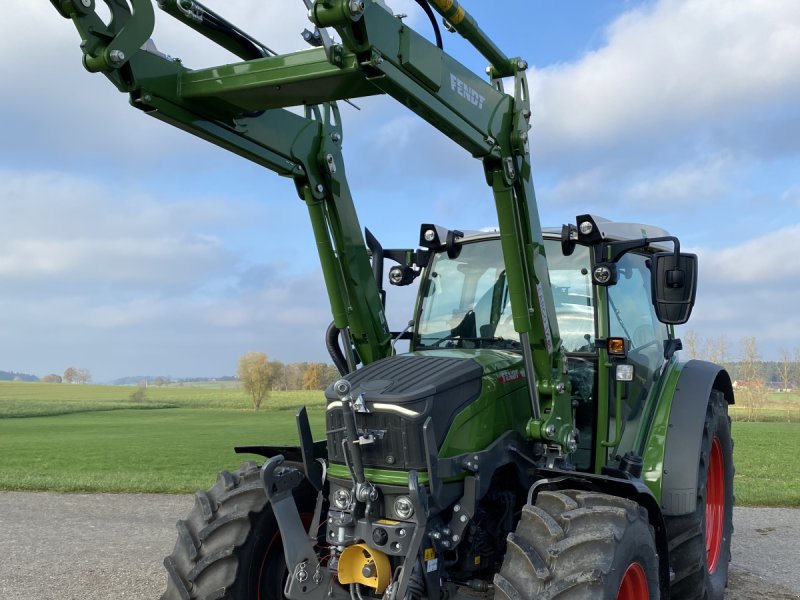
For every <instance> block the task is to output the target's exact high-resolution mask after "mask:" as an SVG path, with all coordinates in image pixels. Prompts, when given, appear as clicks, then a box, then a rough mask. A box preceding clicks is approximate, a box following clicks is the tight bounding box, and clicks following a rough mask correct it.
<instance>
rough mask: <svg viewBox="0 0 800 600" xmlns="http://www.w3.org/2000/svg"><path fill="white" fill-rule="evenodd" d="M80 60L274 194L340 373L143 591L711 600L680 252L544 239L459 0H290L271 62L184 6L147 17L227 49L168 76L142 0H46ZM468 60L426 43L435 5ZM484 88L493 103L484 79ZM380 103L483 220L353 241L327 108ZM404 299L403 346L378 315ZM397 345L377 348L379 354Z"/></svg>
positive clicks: (500, 66) (712, 501) (231, 479)
mask: <svg viewBox="0 0 800 600" xmlns="http://www.w3.org/2000/svg"><path fill="white" fill-rule="evenodd" d="M51 2H52V4H53V5H54V7H55V8H56V9H57V10H58V11H59V13H60V14H61V15H62V16H64V17H67V18H70V19H71V20H72V21H73V23H74V25H75V26H76V27H77V29H78V31H79V33H80V36H81V40H82V42H81V49H82V51H83V64H84V66H85V67H86V69H88V70H89V71H90V72H93V73H94V72H97V73H102V74H104V75H105V76H106V77H107V78H108V79H109V80H110V81H111V82H112V83H113V84H114V85H115V86H116V87H117V88H118V89H119V90H120V91H122V92H125V93H127V94H129V96H130V103H131V104H132V106H133V107H135V108H138V109H140V110H141V111H143V112H145V113H146V114H148V115H150V116H152V117H155V118H157V119H160V120H162V121H165V122H166V123H168V124H170V125H174V126H175V127H179V128H180V129H183V130H185V131H187V132H189V133H192V134H194V135H196V136H198V137H200V138H202V139H204V140H206V141H209V142H212V143H214V144H217V145H219V146H221V147H223V148H225V149H227V150H229V151H231V152H234V153H236V154H238V155H240V156H242V157H244V158H246V159H249V160H251V161H253V162H255V163H257V164H259V165H262V166H264V167H266V168H268V169H271V170H272V171H275V172H276V173H278V174H279V175H283V176H285V177H289V178H291V179H292V180H293V182H294V184H295V187H296V190H297V193H298V194H299V196H300V199H301V200H302V201H303V202H304V203H305V204H306V206H307V208H308V212H309V216H310V219H311V224H312V229H313V234H314V238H315V242H316V246H317V249H318V251H319V256H320V261H321V264H322V272H323V274H324V278H325V283H326V288H327V292H328V294H329V296H330V304H331V309H332V313H333V322H332V324H331V326H330V328H329V329H328V331H327V334H326V336H325V343H326V346H327V348H328V350H329V352H330V354H331V357H332V360H333V361H334V363H335V365H336V366H337V367H338V369H339V371H340V372H341V379H339V380H338V381H336V382H335V383H333V384H332V385H331V386H330V387H328V389H327V390H326V392H325V395H326V398H327V405H326V409H325V423H326V432H325V439H322V440H315V439H314V438H313V436H312V432H311V428H310V426H309V418H308V414H307V412H306V410H305V408H301V409H300V410H299V412H298V413H297V425H298V438H299V444H298V445H297V446H291V447H287V446H277V445H263V446H246V447H239V448H237V452H240V453H247V454H251V455H253V456H255V457H263V461H262V464H261V465H259V464H258V463H257V462H256V461H250V462H245V463H243V464H242V466H241V468H240V469H239V470H238V471H236V472H229V471H223V472H222V473H221V474H220V475H219V477H218V479H217V482H216V483H215V485H214V486H213V487H212V488H211V489H210V490H209V491H207V492H198V493H197V494H196V502H195V506H194V509H193V510H192V512H191V514H190V515H189V516H188V518H187V519H185V520H181V521H179V522H178V524H177V529H178V539H177V543H176V545H175V549H174V551H173V552H172V554H171V555H169V556H168V557H167V558H166V559H165V560H164V565H165V567H166V571H167V589H166V592H165V593H164V595H163V597H162V598H163V599H164V600H178V599H180V600H191V599H202V600H212V599H223V598H227V599H233V600H244V599H248V600H250V599H254V600H255V599H276V598H283V597H285V598H289V599H290V600H327V599H331V600H337V599H339V600H356V599H357V600H367V599H376V598H382V599H383V600H423V599H427V600H440V599H444V598H448V599H452V600H455V599H460V600H467V599H475V598H492V597H493V598H496V599H502V600H533V599H536V600H539V599H542V600H543V599H548V598H558V599H563V600H568V599H569V600H573V599H585V598H588V599H617V600H632V599H635V600H648V599H658V598H663V599H666V598H674V599H679V600H688V599H694V598H697V599H712V600H720V599H722V597H723V593H724V589H725V586H726V582H727V577H728V564H729V561H730V546H731V535H732V529H733V528H732V522H731V518H732V505H733V487H732V486H733V458H732V442H731V436H730V421H729V419H728V405H729V404H730V403H732V402H733V401H734V397H733V390H732V386H731V381H730V378H729V376H728V374H727V373H726V372H725V371H724V370H723V369H722V368H721V367H719V366H716V365H714V364H711V363H707V362H702V361H696V360H691V361H688V362H681V361H680V360H679V358H678V355H677V354H676V352H677V351H678V350H680V348H681V342H680V340H679V339H678V338H677V337H676V336H675V331H674V326H675V325H679V324H683V323H685V322H686V321H687V320H688V318H689V315H690V313H691V311H692V307H693V304H694V300H695V290H696V287H697V272H698V271H697V257H696V256H695V255H692V254H687V253H683V252H681V250H680V243H679V241H678V239H677V238H676V237H673V236H671V235H669V234H668V233H667V232H665V231H663V230H661V229H658V228H655V227H650V226H645V225H639V224H629V223H616V222H611V221H608V220H605V219H602V218H599V217H597V216H593V215H590V214H582V215H579V216H578V217H577V219H576V220H575V222H574V223H570V224H568V225H564V226H563V227H561V228H558V229H553V230H550V229H545V230H543V229H542V228H541V226H540V223H539V214H538V209H537V205H536V200H535V197H534V191H533V185H532V182H531V161H530V154H529V140H528V131H529V129H530V120H531V108H530V101H529V96H528V88H527V79H526V68H527V63H526V62H525V61H524V60H522V59H521V58H509V57H508V56H507V55H506V54H504V53H503V52H502V51H501V50H500V49H499V48H498V46H497V45H496V44H495V43H494V42H493V41H492V40H491V39H490V38H489V37H488V36H487V35H486V34H485V33H484V32H483V31H482V30H481V29H480V27H479V26H478V24H477V23H476V21H475V19H474V18H473V17H472V16H471V15H470V14H469V13H468V12H467V11H466V10H465V9H464V7H463V6H461V5H460V4H459V2H458V1H456V0H417V4H418V5H419V8H420V10H422V11H424V12H425V14H426V15H427V17H428V19H429V20H430V22H431V25H432V30H433V33H432V34H431V35H430V36H429V37H430V38H431V41H429V39H428V37H426V36H423V35H421V34H419V33H417V32H416V31H414V30H413V29H412V28H411V27H409V26H408V24H407V23H406V22H404V20H403V18H404V16H405V15H400V14H394V13H393V12H392V10H391V8H390V7H389V6H388V5H387V4H386V3H385V2H383V1H382V0H304V2H305V8H306V9H307V10H308V17H309V20H310V22H311V25H310V27H311V29H307V30H306V31H304V32H303V33H302V36H303V38H304V39H305V42H307V43H308V45H309V47H307V48H305V49H304V50H301V51H298V52H294V53H289V54H276V53H275V52H273V51H272V50H270V49H269V48H268V47H267V46H265V45H264V44H262V43H261V42H259V41H258V40H256V39H255V38H254V37H252V36H251V35H249V34H248V33H245V32H244V31H243V30H242V29H240V28H238V27H236V26H234V25H233V24H231V23H229V22H228V21H226V20H225V19H224V18H222V17H221V16H220V15H219V14H217V13H215V12H213V11H212V10H210V9H209V8H207V7H204V6H203V5H201V4H200V3H199V2H194V1H193V0H158V6H159V8H160V9H162V10H163V11H165V12H166V13H168V14H169V15H171V16H172V17H174V18H175V19H177V20H179V21H181V22H182V23H184V24H186V25H187V26H189V27H191V28H193V29H194V30H196V31H197V32H199V33H200V34H202V35H203V36H205V37H206V38H208V39H209V40H211V41H212V42H214V43H216V44H219V45H220V46H222V47H223V48H225V49H227V50H228V51H230V52H231V53H232V54H233V55H234V56H236V57H237V62H235V63H232V64H224V65H215V66H212V67H209V68H202V69H190V68H188V67H187V66H185V65H184V63H183V62H182V61H181V60H179V59H177V58H173V57H171V56H169V55H167V54H165V53H163V52H162V51H160V50H159V49H158V47H157V46H156V44H155V43H154V41H153V40H152V39H151V35H152V32H153V27H154V22H155V13H154V8H153V5H152V4H151V0H104V2H105V4H106V5H107V7H103V9H104V11H103V12H104V13H105V14H106V15H107V14H109V13H110V18H106V19H105V20H104V19H103V18H101V16H100V15H99V14H98V12H97V10H96V6H95V2H96V0H51ZM436 13H438V17H441V18H442V19H443V23H444V29H446V30H447V31H449V32H451V33H452V32H457V33H458V34H460V36H461V37H463V38H464V39H465V40H466V41H467V42H469V43H471V44H472V46H474V48H475V49H476V50H477V51H478V52H479V53H480V54H481V55H482V56H483V57H484V58H485V59H486V60H488V62H489V66H488V68H487V77H483V76H479V75H476V74H475V73H473V72H472V71H471V70H470V69H468V68H466V67H465V66H463V65H462V64H460V63H459V62H458V61H456V60H455V59H453V58H452V57H451V56H450V55H449V54H447V53H446V52H445V51H444V50H443V43H442V34H441V31H440V27H439V22H438V20H439V19H438V17H437V14H436ZM506 87H507V88H508V89H509V91H508V92H506V91H505V89H506ZM378 94H387V95H388V96H391V97H392V98H395V99H396V100H397V101H398V102H399V103H401V104H403V105H404V106H406V107H407V108H409V109H410V110H411V111H413V112H414V113H416V114H417V115H419V116H420V117H421V118H423V119H424V120H426V121H428V122H429V123H430V124H431V125H433V126H434V127H435V128H437V129H438V130H439V131H441V132H442V133H443V134H444V135H446V136H447V137H449V138H450V139H452V140H453V141H454V142H455V143H456V144H458V145H459V146H461V147H462V148H463V149H465V150H466V151H467V152H469V153H470V154H471V155H472V156H473V157H475V158H476V159H478V160H480V161H481V163H482V166H483V170H484V173H485V178H486V182H487V184H488V185H489V187H490V188H491V191H492V195H493V197H494V201H495V204H496V208H497V218H498V223H499V227H498V228H497V230H496V231H476V232H470V231H466V230H464V231H461V230H458V229H448V228H445V227H441V226H438V225H434V224H430V223H425V224H422V226H421V228H420V234H419V242H418V244H416V240H415V243H414V244H409V245H411V246H415V245H416V247H413V248H409V249H388V248H387V249H384V248H383V247H382V246H381V244H380V243H379V241H378V240H377V239H376V237H375V236H373V235H372V234H371V233H370V232H369V231H366V232H362V230H361V226H360V224H359V222H358V219H357V216H356V212H355V208H354V204H353V200H352V197H351V193H350V189H349V187H348V183H347V180H346V177H345V168H344V163H343V159H342V139H343V137H342V121H341V118H340V114H339V110H338V108H337V102H344V101H346V102H351V101H353V100H356V99H358V98H363V97H367V96H373V95H378ZM386 261H390V262H389V265H391V268H390V269H389V270H388V272H387V273H386V279H387V280H388V282H389V283H390V284H392V285H396V286H403V285H408V284H412V283H416V284H418V286H419V294H418V299H417V301H416V305H415V306H414V308H413V315H412V316H413V320H412V322H411V325H410V326H409V328H408V329H407V330H406V331H403V332H392V331H390V329H389V327H388V325H387V320H386V317H385V312H384V309H385V302H386V295H385V291H384V286H383V284H384V263H385V262H386ZM398 339H403V340H408V344H409V351H408V352H406V353H397V352H396V351H395V342H396V341H397V340H398Z"/></svg>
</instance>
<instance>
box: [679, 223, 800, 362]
mask: <svg viewBox="0 0 800 600" xmlns="http://www.w3.org/2000/svg"><path fill="white" fill-rule="evenodd" d="M799 240H800V224H793V225H789V226H786V227H784V228H781V229H778V230H776V231H773V232H771V233H769V234H766V235H762V236H759V237H756V238H754V239H750V240H744V241H742V242H741V243H739V244H736V245H733V246H728V247H726V248H722V249H709V248H693V249H689V250H688V251H690V252H696V253H697V254H698V255H699V259H700V262H699V267H700V278H699V286H698V294H697V304H696V307H695V310H694V313H693V315H692V320H691V321H690V322H689V324H688V325H687V326H686V329H695V330H697V331H698V332H699V333H700V334H701V335H702V336H703V337H706V338H712V337H714V338H716V337H719V336H720V335H725V336H726V337H727V338H728V339H729V340H740V339H741V338H743V337H748V336H755V337H756V338H757V340H758V343H759V346H760V347H761V350H762V354H763V355H764V357H765V359H766V360H771V359H775V358H776V357H777V354H778V348H781V347H787V348H791V347H795V346H797V340H796V332H797V331H800V313H799V312H798V311H797V310H795V309H794V307H796V306H798V304H800V261H797V260H796V259H795V257H796V256H797V255H798V254H800V241H799Z"/></svg>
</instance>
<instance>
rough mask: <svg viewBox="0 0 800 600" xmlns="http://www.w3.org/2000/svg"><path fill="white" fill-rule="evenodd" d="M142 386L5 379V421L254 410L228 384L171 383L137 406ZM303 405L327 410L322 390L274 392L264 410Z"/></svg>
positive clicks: (1, 385) (1, 400)
mask: <svg viewBox="0 0 800 600" xmlns="http://www.w3.org/2000/svg"><path fill="white" fill-rule="evenodd" d="M138 389H139V388H137V387H134V386H113V385H68V384H63V383H19V382H11V381H0V419H1V418H9V417H44V416H53V415H65V414H71V413H80V412H95V411H108V410H123V409H160V408H224V409H233V410H249V409H252V404H251V402H250V398H249V396H247V394H245V392H243V391H242V390H240V389H236V388H232V387H231V386H230V385H229V384H228V385H224V386H222V385H217V386H216V387H212V386H211V385H187V386H177V385H170V386H166V387H149V388H147V389H146V391H145V395H146V398H147V399H146V400H145V401H143V402H136V401H133V400H131V395H132V394H133V393H134V392H136V391H137V390H138ZM302 404H306V405H308V406H323V405H324V404H325V397H324V395H323V394H322V392H314V391H297V390H292V391H285V392H272V394H271V395H270V397H269V398H267V400H265V401H264V408H269V409H272V410H282V409H294V408H296V407H298V406H300V405H302Z"/></svg>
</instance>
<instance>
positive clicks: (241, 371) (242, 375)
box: [237, 352, 272, 410]
mask: <svg viewBox="0 0 800 600" xmlns="http://www.w3.org/2000/svg"><path fill="white" fill-rule="evenodd" d="M237 372H238V375H239V380H240V381H241V382H242V387H244V390H245V391H246V392H247V393H248V394H250V398H251V399H252V400H253V410H258V409H259V408H261V403H262V402H263V401H264V398H266V397H267V395H268V394H269V388H270V379H271V376H272V369H271V368H270V365H269V361H268V360H267V355H266V354H264V353H263V352H248V353H247V354H245V355H243V356H242V357H241V358H239V368H238V370H237Z"/></svg>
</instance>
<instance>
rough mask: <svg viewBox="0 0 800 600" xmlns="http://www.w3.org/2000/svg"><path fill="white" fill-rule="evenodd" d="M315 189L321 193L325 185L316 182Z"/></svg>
mask: <svg viewBox="0 0 800 600" xmlns="http://www.w3.org/2000/svg"><path fill="white" fill-rule="evenodd" d="M317 191H318V192H319V193H320V194H321V193H322V192H324V191H325V187H324V186H323V185H322V184H321V183H318V184H317Z"/></svg>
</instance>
